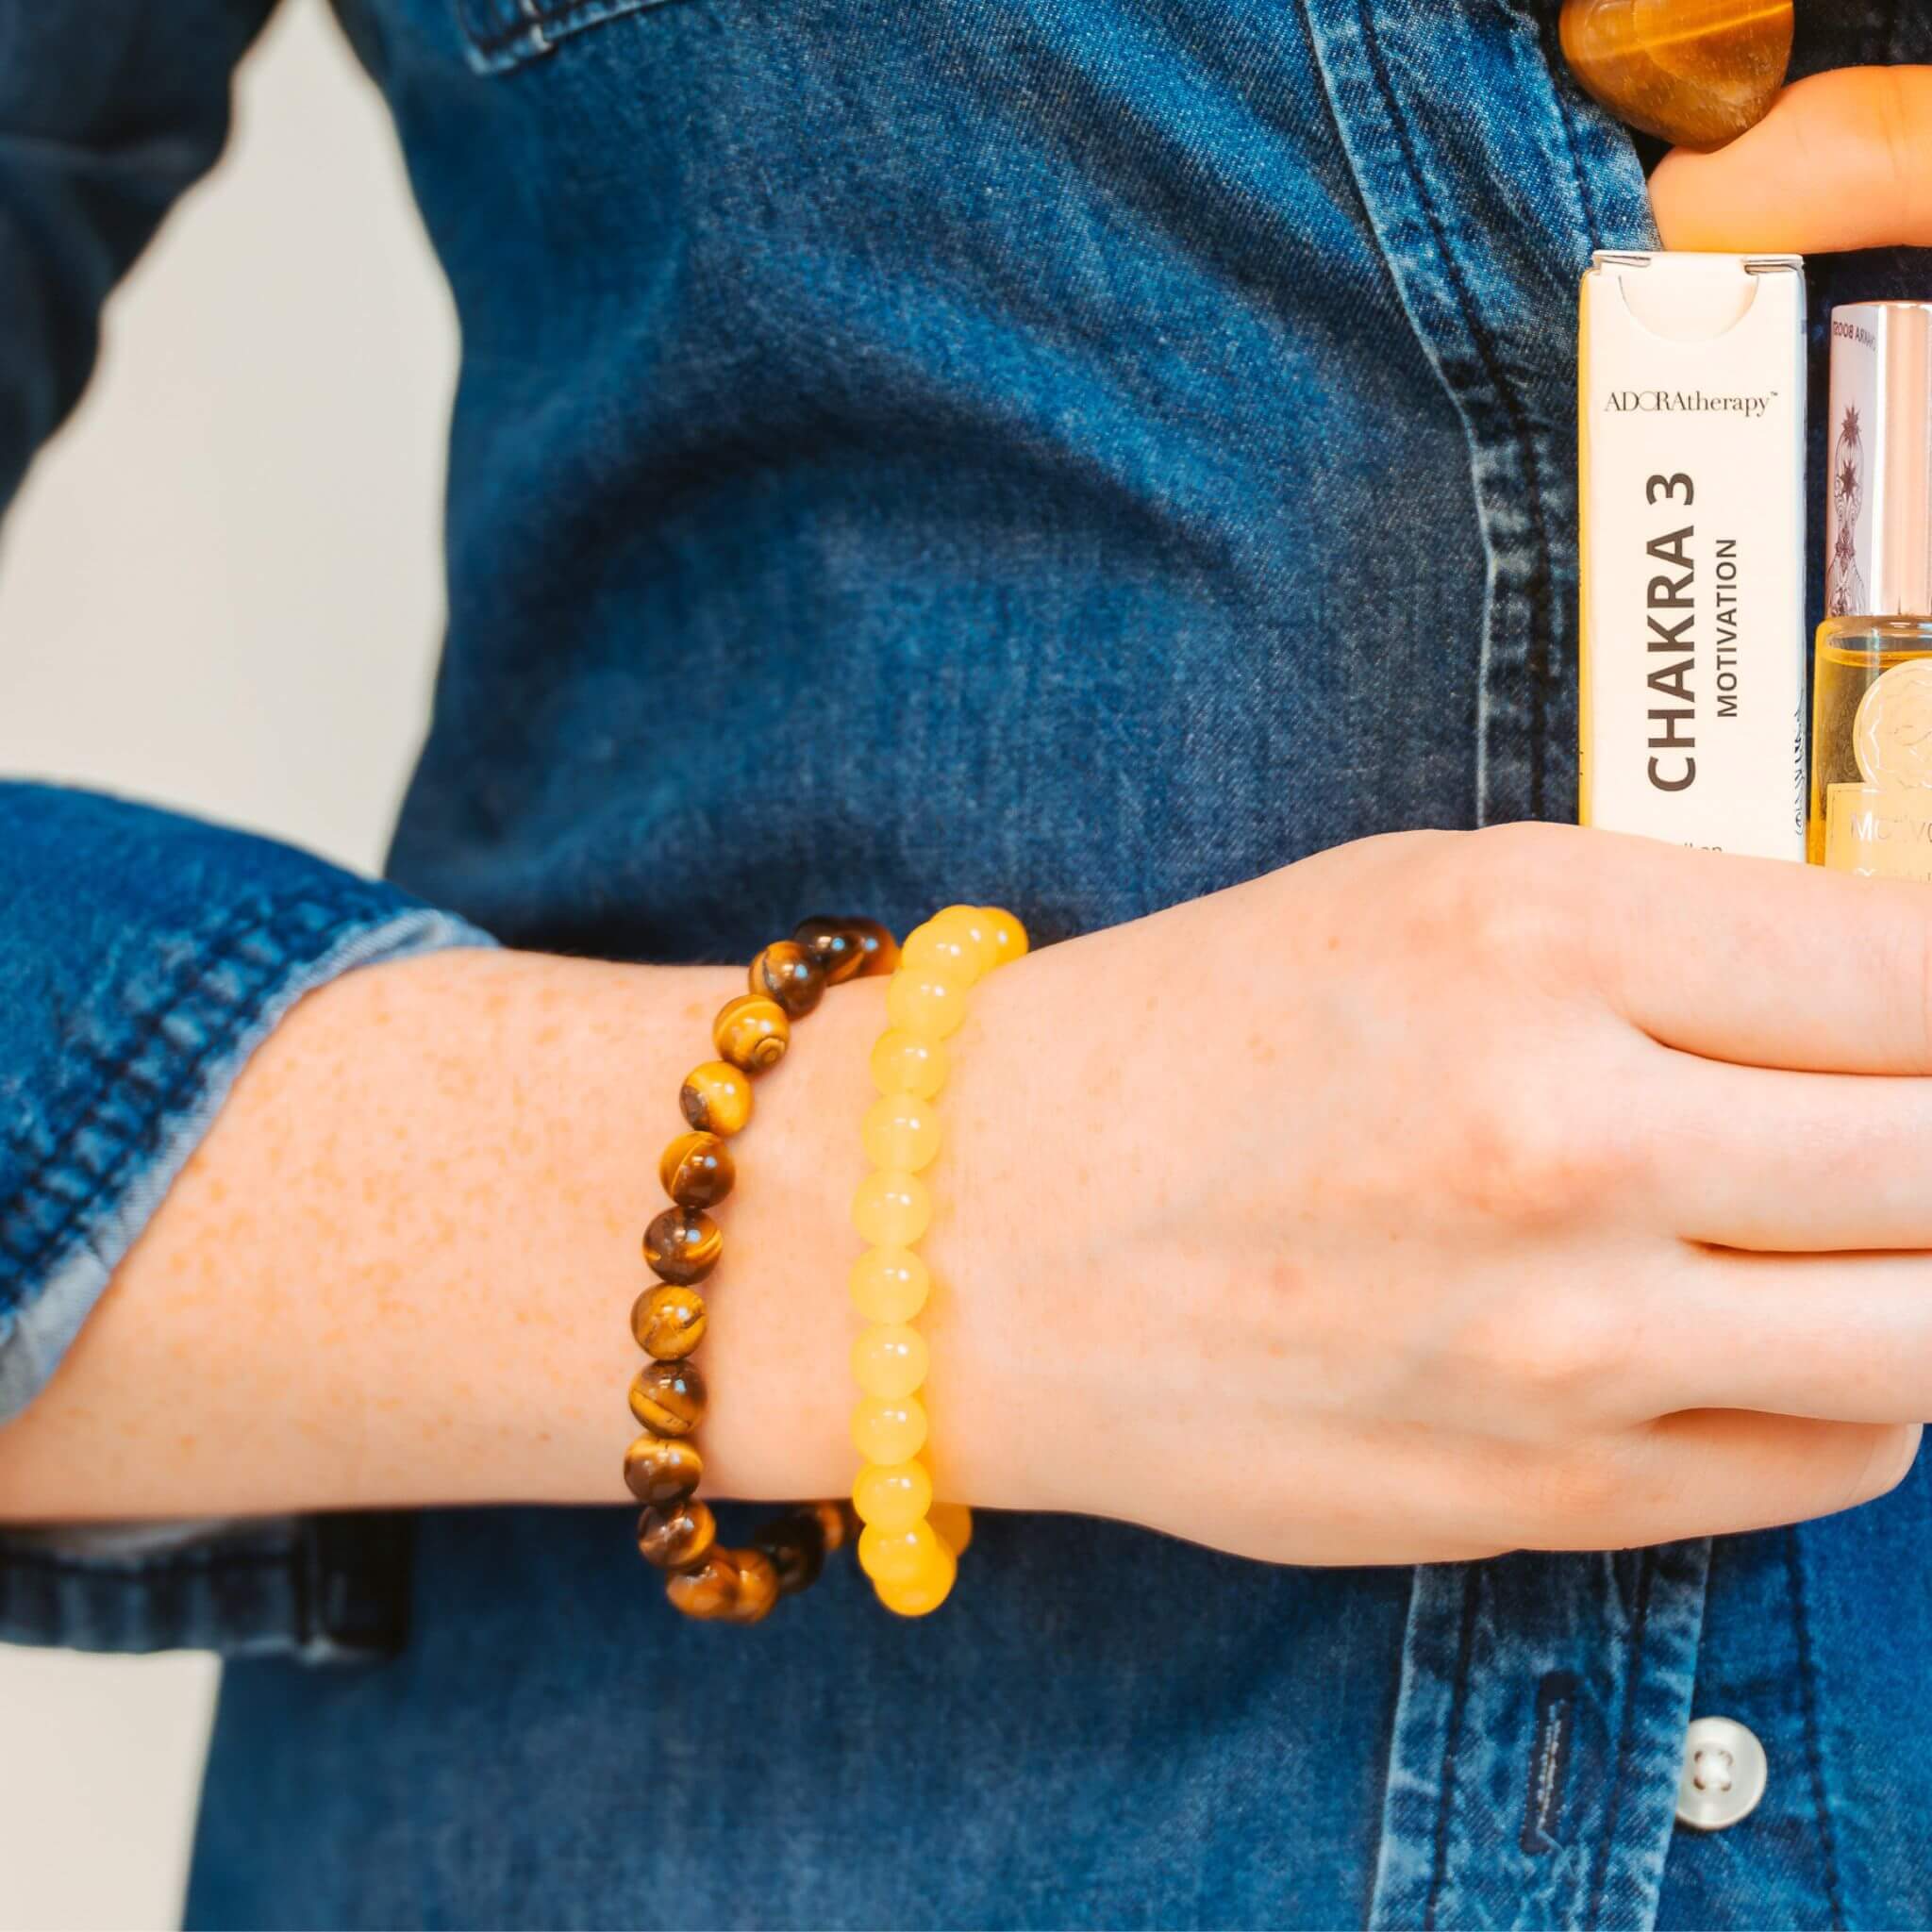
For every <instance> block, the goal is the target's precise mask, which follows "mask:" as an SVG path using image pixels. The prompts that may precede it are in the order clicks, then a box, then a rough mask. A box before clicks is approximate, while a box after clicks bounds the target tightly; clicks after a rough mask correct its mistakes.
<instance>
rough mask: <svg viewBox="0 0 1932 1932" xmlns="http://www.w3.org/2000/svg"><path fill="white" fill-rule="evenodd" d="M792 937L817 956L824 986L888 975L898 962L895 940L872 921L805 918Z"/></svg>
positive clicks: (896, 942)
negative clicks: (879, 974)
mask: <svg viewBox="0 0 1932 1932" xmlns="http://www.w3.org/2000/svg"><path fill="white" fill-rule="evenodd" d="M791 937H792V938H793V939H794V940H795V941H797V942H798V943H799V944H800V945H801V946H803V947H804V948H805V949H806V951H807V952H808V953H812V954H815V955H816V956H817V958H818V961H819V964H820V965H821V966H823V967H824V969H825V984H826V985H827V986H843V985H844V984H845V982H846V981H847V980H848V979H863V978H865V977H866V976H868V975H869V974H878V973H890V972H891V970H892V968H893V967H894V966H895V965H897V964H898V962H899V946H898V941H895V940H894V939H893V937H892V935H891V933H890V932H888V931H887V930H886V928H885V927H884V926H882V925H881V924H879V923H878V921H877V920H875V919H825V918H823V917H822V918H818V919H807V920H803V921H801V922H800V923H799V924H798V925H797V926H795V927H794V928H793V930H792V934H791Z"/></svg>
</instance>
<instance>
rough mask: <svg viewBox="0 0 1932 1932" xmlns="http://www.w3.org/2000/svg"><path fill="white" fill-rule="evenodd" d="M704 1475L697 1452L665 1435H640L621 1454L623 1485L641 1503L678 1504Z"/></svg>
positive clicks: (687, 1444) (688, 1445) (701, 1460)
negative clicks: (622, 1454)
mask: <svg viewBox="0 0 1932 1932" xmlns="http://www.w3.org/2000/svg"><path fill="white" fill-rule="evenodd" d="M704 1474H705V1464H704V1458H703V1457H700V1456H699V1454H698V1452H697V1451H696V1450H695V1449H694V1448H692V1447H691V1444H690V1443H689V1442H679V1441H674V1440H673V1439H672V1438H670V1437H668V1436H640V1437H639V1438H638V1439H637V1441H635V1442H633V1443H632V1444H631V1445H630V1447H629V1448H628V1449H626V1450H625V1452H624V1480H625V1488H627V1489H628V1490H629V1491H630V1492H631V1494H632V1495H633V1496H635V1497H636V1498H637V1499H638V1501H639V1502H640V1503H681V1502H683V1501H684V1499H685V1498H686V1497H687V1496H689V1495H690V1494H691V1492H692V1491H694V1490H695V1489H696V1488H697V1486H698V1484H699V1483H700V1482H702V1481H703V1480H704Z"/></svg>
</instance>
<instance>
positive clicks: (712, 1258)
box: [644, 1208, 724, 1287]
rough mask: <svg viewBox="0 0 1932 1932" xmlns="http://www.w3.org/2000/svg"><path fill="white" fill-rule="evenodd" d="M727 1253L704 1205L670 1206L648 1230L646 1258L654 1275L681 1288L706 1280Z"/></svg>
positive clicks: (722, 1236) (645, 1235)
mask: <svg viewBox="0 0 1932 1932" xmlns="http://www.w3.org/2000/svg"><path fill="white" fill-rule="evenodd" d="M723 1253H724V1235H723V1233H722V1232H721V1231H720V1230H719V1227H718V1224H717V1223H716V1222H715V1221H713V1220H712V1219H711V1217H710V1216H709V1215H708V1214H707V1213H705V1212H704V1211H703V1210H702V1209H700V1208H665V1210H664V1211H663V1213H661V1214H659V1215H658V1217H657V1218H656V1219H655V1220H654V1221H653V1222H652V1223H651V1224H650V1226H648V1227H647V1228H645V1230H644V1259H645V1260H646V1261H647V1262H649V1263H650V1267H651V1272H652V1274H656V1275H658V1276H659V1277H660V1278H661V1279H663V1280H665V1281H675V1282H676V1283H677V1284H678V1285H679V1286H680V1287H687V1286H689V1285H690V1284H691V1282H693V1281H702V1280H703V1279H704V1278H705V1276H706V1275H708V1274H709V1273H710V1272H711V1270H712V1269H713V1268H715V1267H716V1266H717V1265H718V1257H719V1256H720V1255H722V1254H723Z"/></svg>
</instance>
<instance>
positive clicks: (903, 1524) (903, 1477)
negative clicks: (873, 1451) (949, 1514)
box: [852, 1461, 932, 1533]
mask: <svg viewBox="0 0 1932 1932" xmlns="http://www.w3.org/2000/svg"><path fill="white" fill-rule="evenodd" d="M852 1507H854V1508H855V1509H857V1510H858V1520H859V1521H860V1522H861V1523H868V1524H872V1526H873V1527H874V1529H882V1530H885V1531H887V1532H888V1533H891V1531H893V1530H895V1529H910V1528H911V1527H912V1525H913V1524H915V1523H918V1522H921V1521H923V1520H924V1516H925V1512H926V1511H927V1510H928V1509H929V1508H930V1507H932V1478H931V1477H930V1476H929V1475H927V1474H926V1473H925V1465H924V1463H923V1462H917V1461H914V1462H869V1463H867V1464H866V1466H865V1467H864V1468H863V1469H861V1470H860V1471H859V1472H858V1477H857V1478H856V1480H855V1481H854V1482H853V1485H852Z"/></svg>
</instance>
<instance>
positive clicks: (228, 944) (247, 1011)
mask: <svg viewBox="0 0 1932 1932" xmlns="http://www.w3.org/2000/svg"><path fill="white" fill-rule="evenodd" d="M353 897H354V895H352V894H348V895H344V897H343V899H342V900H341V901H339V902H334V903H332V902H330V901H328V900H325V899H320V898H317V897H316V896H315V895H314V894H313V893H312V892H304V893H302V894H300V895H297V896H294V897H291V899H288V900H286V901H282V902H280V903H278V904H275V905H273V906H272V907H271V908H269V909H268V910H267V911H265V912H263V913H260V914H258V916H256V917H255V918H253V919H251V920H249V921H247V922H246V923H245V924H242V925H239V926H231V927H230V928H229V929H228V930H227V931H225V932H224V933H220V934H219V935H218V936H217V937H215V938H214V939H213V940H212V942H211V943H210V944H209V946H208V950H207V951H205V952H202V953H198V954H196V955H195V956H194V957H193V958H192V961H191V964H190V966H189V967H188V968H186V969H184V973H183V974H182V975H181V976H180V977H177V980H176V984H175V988H174V989H173V990H172V991H171V992H170V993H168V994H166V995H163V996H162V998H161V999H160V1000H159V1001H158V1004H157V1005H156V1006H155V1007H154V1008H151V1009H150V1010H149V1012H148V1013H147V1015H146V1016H145V1018H144V1019H143V1020H142V1022H141V1024H140V1025H139V1026H138V1028H137V1029H136V1033H135V1037H134V1039H133V1041H131V1042H130V1043H129V1044H128V1046H127V1047H126V1048H125V1050H124V1051H123V1052H122V1053H121V1054H119V1055H117V1056H115V1058H113V1059H112V1060H109V1061H108V1062H107V1064H106V1065H105V1067H102V1065H101V1063H100V1062H99V1061H96V1062H95V1065H96V1068H97V1069H98V1070H99V1071H101V1073H102V1078H101V1080H100V1082H99V1084H98V1085H97V1086H96V1087H95V1089H94V1091H93V1093H92V1097H91V1098H89V1099H88V1100H87V1101H86V1103H85V1104H84V1107H83V1109H82V1111H81V1112H80V1113H79V1114H78V1115H77V1116H75V1118H74V1119H73V1120H72V1122H71V1124H69V1125H68V1126H67V1128H66V1129H65V1131H64V1133H63V1134H62V1135H61V1136H60V1139H59V1142H58V1145H57V1146H56V1147H55V1149H54V1150H53V1151H52V1152H51V1153H50V1154H48V1155H46V1156H44V1157H43V1158H42V1159H41V1160H40V1162H39V1163H38V1164H37V1165H36V1166H35V1167H33V1168H31V1169H30V1170H29V1171H28V1173H27V1174H26V1175H25V1178H24V1179H23V1180H22V1182H21V1185H20V1187H19V1188H18V1189H17V1190H16V1191H15V1193H14V1195H13V1197H12V1198H11V1199H10V1200H8V1202H7V1203H6V1204H5V1205H4V1207H0V1224H6V1223H7V1222H8V1221H9V1220H11V1219H12V1218H13V1217H14V1216H15V1215H17V1214H20V1213H21V1212H23V1211H24V1210H25V1208H27V1206H28V1205H29V1204H30V1203H31V1202H32V1201H33V1199H34V1198H35V1196H36V1195H40V1196H42V1197H47V1198H52V1199H54V1200H57V1201H58V1202H59V1203H60V1206H61V1210H62V1211H61V1213H60V1216H59V1218H58V1220H57V1221H56V1222H55V1224H54V1225H53V1226H52V1227H51V1228H49V1229H48V1230H46V1231H45V1232H44V1233H42V1234H41V1235H39V1236H38V1237H30V1238H29V1239H28V1242H27V1245H26V1246H25V1249H22V1248H21V1247H19V1246H16V1245H15V1244H14V1242H13V1241H12V1240H10V1239H8V1240H7V1241H0V1249H4V1252H5V1253H6V1255H7V1257H8V1259H9V1260H10V1261H11V1262H12V1263H13V1264H14V1266H15V1267H16V1268H17V1269H18V1270H19V1272H20V1273H21V1274H23V1275H28V1276H30V1275H31V1274H33V1272H34V1271H35V1270H36V1269H37V1268H38V1267H40V1266H41V1265H42V1263H44V1262H45V1261H46V1260H47V1259H48V1258H49V1257H51V1256H52V1255H54V1254H56V1253H58V1251H59V1249H60V1248H61V1247H62V1246H64V1245H65V1243H66V1242H67V1241H68V1239H69V1237H70V1236H71V1235H72V1234H73V1233H74V1231H75V1227H76V1225H77V1224H79V1222H80V1220H81V1219H82V1217H83V1216H84V1214H85V1213H86V1212H87V1210H88V1209H89V1208H91V1207H92V1206H93V1205H95V1204H96V1203H97V1202H98V1201H99V1200H100V1199H101V1198H102V1197H103V1196H104V1195H107V1194H109V1193H111V1192H112V1191H113V1190H114V1188H115V1187H116V1185H117V1184H118V1183H119V1181H120V1179H121V1178H122V1176H123V1174H125V1170H126V1168H127V1166H128V1164H129V1163H130V1162H131V1161H132V1160H134V1159H135V1158H137V1157H138V1156H139V1155H140V1154H141V1153H142V1151H143V1150H144V1149H146V1148H148V1147H149V1146H151V1145H152V1144H153V1142H154V1141H155V1138H156V1136H157V1134H158V1131H159V1128H160V1126H161V1124H162V1123H163V1122H164V1120H165V1117H166V1115H167V1114H168V1113H169V1111H170V1110H171V1109H172V1108H174V1107H175V1105H177V1104H178V1103H179V1101H180V1099H181V1098H182V1097H183V1095H184V1094H185V1093H186V1092H187V1091H189V1090H190V1089H191V1088H192V1085H193V1082H194V1081H195V1080H196V1079H197V1078H198V1077H200V1076H201V1075H202V1074H204V1073H205V1072H206V1070H207V1068H208V1064H209V1063H210V1062H211V1061H212V1060H214V1059H215V1058H218V1057H219V1056H220V1054H221V1053H222V1052H223V1051H224V1050H225V1049H226V1048H227V1047H228V1046H230V1045H232V1044H233V1041H234V1040H235V1037H236V1036H237V1035H238V1034H239V1033H240V1032H241V1031H242V1029H243V1028H244V1027H246V1026H247V1025H248V1024H250V1023H251V1022H252V1021H253V1020H254V1018H255V1016H256V1014H257V1013H258V1011H259V1009H260V1006H261V1002H262V1000H263V998H264V997H265V996H266V995H267V993H268V992H270V991H272V990H273V988H274V987H275V985H276V984H278V983H279V981H280V980H281V979H282V978H283V977H285V976H286V975H287V974H288V973H289V972H291V970H293V969H294V968H295V967H297V966H298V965H300V964H303V963H306V961H305V960H303V959H300V958H296V957H294V956H291V955H288V954H278V955H277V956H276V957H275V958H272V959H269V960H266V961H263V962H260V963H259V964H256V965H248V964H246V962H241V961H238V960H237V959H236V957H235V955H236V951H237V949H238V948H239V947H241V946H242V945H243V944H245V943H246V941H249V940H250V939H253V938H256V937H257V936H258V935H259V934H261V933H263V932H266V931H269V930H270V929H272V928H274V927H275V926H276V925H277V924H279V923H281V922H282V921H284V920H286V919H288V918H290V917H291V915H293V914H296V913H299V912H302V911H318V912H322V913H324V914H325V915H333V916H335V917H338V918H340V917H343V916H346V915H348V914H350V913H351V912H352V911H354V910H355V909H356V908H355V907H354V905H353ZM228 965H242V966H243V968H244V970H243V972H242V988H241V990H240V991H239V992H238V993H237V994H235V995H233V996H230V995H226V994H224V993H222V992H221V991H219V990H218V989H216V988H214V987H213V986H212V984H211V974H212V973H213V971H214V969H216V968H218V967H222V966H228ZM190 971H192V974H193V976H192V978H188V977H187V976H186V975H187V973H188V972H190ZM203 994H211V995H212V996H213V997H214V999H215V1000H217V1001H218V1002H219V1003H220V1004H221V1005H223V1006H225V1007H226V1008H228V1012H227V1017H226V1018H225V1021H224V1022H223V1023H222V1024H221V1025H220V1026H219V1027H218V1028H217V1029H216V1030H215V1031H214V1032H213V1033H212V1034H210V1035H209V1037H208V1039H206V1040H204V1041H201V1042H200V1043H199V1044H198V1045H197V1046H195V1047H194V1048H192V1049H187V1048H175V1049H174V1050H175V1052H177V1053H179V1054H181V1055H182V1056H183V1059H182V1064H181V1066H180V1068H179V1070H178V1071H177V1073H176V1074H175V1077H174V1078H173V1079H172V1080H171V1081H169V1082H168V1084H167V1085H166V1087H165V1088H163V1089H161V1090H160V1091H159V1092H158V1098H157V1101H156V1104H155V1106H154V1108H153V1111H152V1113H151V1115H150V1117H149V1119H148V1120H147V1121H146V1122H145V1123H144V1124H143V1125H142V1130H141V1131H140V1132H139V1133H138V1134H136V1135H133V1136H131V1137H124V1136H121V1135H119V1134H116V1133H114V1132H113V1130H112V1129H110V1128H108V1127H107V1126H105V1124H103V1116H104V1114H105V1113H106V1111H107V1109H108V1107H109V1106H110V1105H111V1104H112V1102H113V1100H114V1098H115V1095H116V1093H117V1091H120V1090H121V1089H122V1088H123V1087H124V1086H125V1084H126V1083H127V1081H128V1079H129V1075H130V1071H131V1068H132V1065H133V1062H134V1061H135V1060H136V1059H137V1058H139V1057H140V1056H141V1055H142V1053H144V1052H145V1051H146V1050H147V1048H148V1047H149V1046H151V1045H152V1044H154V1043H155V1041H158V1040H159V1041H166V1035H165V1033H164V1032H163V1030H162V1029H163V1028H164V1027H165V1026H166V1024H167V1023H168V1021H169V1020H170V1019H172V1018H174V1017H175V1015H177V1014H178V1013H179V1012H180V1011H181V1009H182V1008H184V1007H185V1006H187V1005H188V1004H189V1003H190V1002H191V1001H192V1000H193V999H195V998H196V997H198V996H200V995H203ZM167 1043H168V1044H169V1045H170V1046H171V1048H172V1047H173V1042H167ZM143 1084H147V1085H148V1086H149V1091H154V1089H153V1086H152V1083H143ZM95 1129H97V1130H99V1131H102V1132H104V1133H106V1134H108V1137H109V1138H111V1139H113V1140H115V1141H117V1142H118V1144H119V1151H118V1152H117V1153H116V1155H115V1156H114V1158H113V1159H112V1161H111V1162H110V1163H109V1165H108V1169H107V1171H106V1172H105V1173H104V1174H99V1175H94V1174H89V1173H87V1172H86V1171H85V1170H84V1169H81V1168H80V1167H79V1166H78V1164H77V1163H76V1162H75V1158H74V1150H75V1144H76V1142H77V1141H79V1140H80V1139H81V1137H82V1136H83V1135H85V1134H86V1133H88V1132H89V1131H90V1130H95ZM57 1176H58V1177H64V1178H65V1179H67V1180H68V1181H69V1182H72V1183H77V1184H78V1187H79V1192H78V1193H77V1195H75V1196H74V1197H72V1198H69V1197H67V1196H65V1195H64V1194H63V1193H61V1192H59V1191H57V1190H56V1188H55V1186H54V1185H53V1184H54V1182H55V1180H56V1177H57ZM4 1300H5V1304H6V1305H7V1306H9V1307H10V1306H12V1305H13V1302H14V1298H13V1297H10V1296H8V1297H4Z"/></svg>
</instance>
